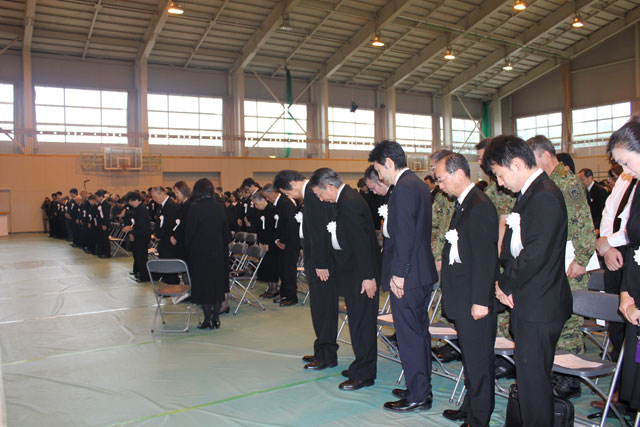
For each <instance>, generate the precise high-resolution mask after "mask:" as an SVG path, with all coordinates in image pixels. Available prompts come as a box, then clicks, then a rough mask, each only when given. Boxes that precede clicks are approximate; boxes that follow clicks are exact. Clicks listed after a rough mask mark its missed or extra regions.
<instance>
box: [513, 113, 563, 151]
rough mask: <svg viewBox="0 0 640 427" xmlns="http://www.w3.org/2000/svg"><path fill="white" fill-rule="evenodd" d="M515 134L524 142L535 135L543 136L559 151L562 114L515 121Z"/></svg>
mask: <svg viewBox="0 0 640 427" xmlns="http://www.w3.org/2000/svg"><path fill="white" fill-rule="evenodd" d="M516 133H517V134H518V136H519V137H520V138H522V139H524V140H525V141H526V140H527V139H529V138H532V137H534V136H536V135H544V136H546V137H547V138H549V141H551V142H552V143H553V145H554V147H555V148H556V149H558V150H559V149H560V146H561V143H562V113H551V114H541V115H539V116H531V117H521V118H519V119H516Z"/></svg>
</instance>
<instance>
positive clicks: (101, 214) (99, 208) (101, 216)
mask: <svg viewBox="0 0 640 427" xmlns="http://www.w3.org/2000/svg"><path fill="white" fill-rule="evenodd" d="M98 212H100V218H102V219H104V213H103V212H102V206H101V205H98Z"/></svg>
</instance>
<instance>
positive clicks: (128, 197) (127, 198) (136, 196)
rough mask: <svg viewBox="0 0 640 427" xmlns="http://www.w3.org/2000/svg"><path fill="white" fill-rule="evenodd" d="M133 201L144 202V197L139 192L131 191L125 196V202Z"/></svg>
mask: <svg viewBox="0 0 640 427" xmlns="http://www.w3.org/2000/svg"><path fill="white" fill-rule="evenodd" d="M133 200H140V201H142V196H141V195H140V193H138V192H137V191H129V192H128V193H127V194H125V195H124V201H125V202H127V203H128V202H131V201H133Z"/></svg>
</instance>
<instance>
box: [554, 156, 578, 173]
mask: <svg viewBox="0 0 640 427" xmlns="http://www.w3.org/2000/svg"><path fill="white" fill-rule="evenodd" d="M556 158H557V159H558V161H559V162H560V163H562V164H563V165H565V166H568V167H569V169H571V172H573V173H576V164H575V163H574V162H573V157H571V154H569V153H558V154H557V155H556Z"/></svg>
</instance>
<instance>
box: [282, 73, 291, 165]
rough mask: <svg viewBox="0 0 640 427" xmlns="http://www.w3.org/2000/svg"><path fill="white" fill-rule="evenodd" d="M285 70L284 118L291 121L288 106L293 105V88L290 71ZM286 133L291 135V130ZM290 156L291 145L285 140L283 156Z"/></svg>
mask: <svg viewBox="0 0 640 427" xmlns="http://www.w3.org/2000/svg"><path fill="white" fill-rule="evenodd" d="M285 70H286V72H287V94H286V101H285V104H286V109H287V111H286V112H285V117H284V119H285V120H291V121H293V116H292V115H291V111H289V108H291V105H293V88H292V87H291V73H290V72H289V68H288V67H285ZM287 134H288V135H291V132H288V133H287ZM289 156H291V146H289V142H287V147H286V148H285V150H284V157H289Z"/></svg>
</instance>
